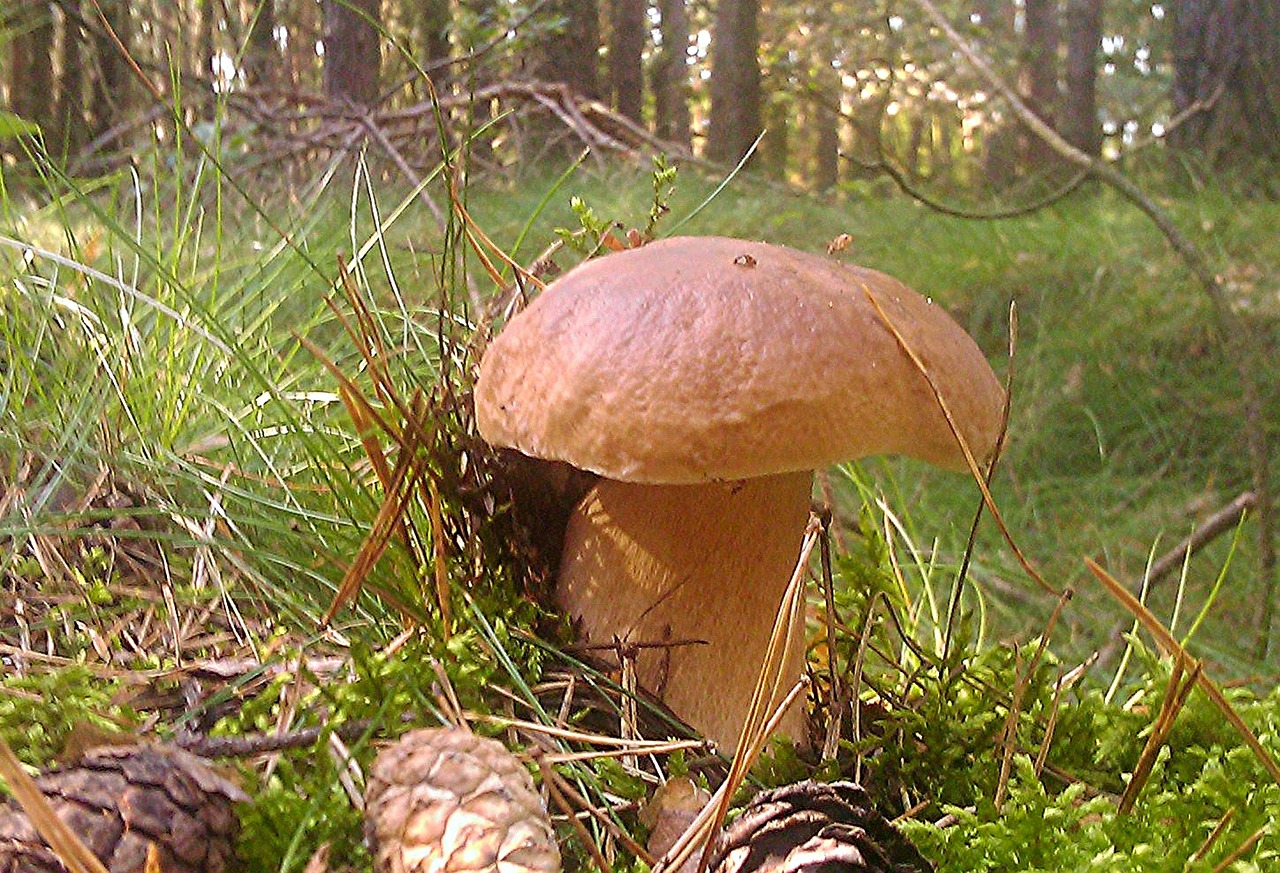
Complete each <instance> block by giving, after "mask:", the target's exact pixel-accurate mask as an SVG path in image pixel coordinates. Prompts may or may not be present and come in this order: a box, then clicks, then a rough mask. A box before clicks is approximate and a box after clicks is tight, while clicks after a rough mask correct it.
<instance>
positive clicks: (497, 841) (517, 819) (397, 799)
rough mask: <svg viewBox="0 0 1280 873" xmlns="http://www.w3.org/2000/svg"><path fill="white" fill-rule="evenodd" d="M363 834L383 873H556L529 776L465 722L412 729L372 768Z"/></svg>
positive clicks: (551, 840) (556, 856)
mask: <svg viewBox="0 0 1280 873" xmlns="http://www.w3.org/2000/svg"><path fill="white" fill-rule="evenodd" d="M365 839H366V840H367V841H368V843H369V846H370V849H371V851H372V852H373V857H374V870H376V871H378V873H481V871H494V873H558V871H559V870H560V851H559V849H558V848H557V847H556V841H555V835H554V834H553V832H552V830H551V820H550V819H549V818H548V817H547V811H546V808H545V807H544V806H543V804H542V798H540V797H539V796H538V792H537V791H536V790H535V789H534V787H533V780H532V779H531V778H530V777H529V773H528V771H527V770H525V769H524V767H523V766H522V765H521V764H520V762H519V761H518V760H517V759H516V757H515V756H514V755H512V754H511V753H510V752H508V751H507V750H506V748H505V747H504V746H503V745H502V744H501V743H499V742H498V741H496V740H490V739H485V738H484V737H478V736H476V735H475V734H473V733H471V732H470V731H469V730H467V729H466V728H447V729H438V728H430V729H424V730H416V731H411V732H410V733H408V734H405V735H404V736H403V737H401V738H400V740H399V741H398V742H396V743H395V744H393V745H391V746H389V747H387V748H386V749H384V750H383V751H382V752H381V753H380V754H379V755H378V757H377V760H375V761H374V763H373V767H372V768H371V769H370V772H369V784H368V788H367V789H366V791H365Z"/></svg>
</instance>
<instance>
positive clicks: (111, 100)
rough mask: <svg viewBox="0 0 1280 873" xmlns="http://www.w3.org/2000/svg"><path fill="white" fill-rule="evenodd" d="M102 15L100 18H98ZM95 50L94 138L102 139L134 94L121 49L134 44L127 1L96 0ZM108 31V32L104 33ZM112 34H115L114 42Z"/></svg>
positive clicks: (120, 117) (124, 113) (121, 115)
mask: <svg viewBox="0 0 1280 873" xmlns="http://www.w3.org/2000/svg"><path fill="white" fill-rule="evenodd" d="M99 14H100V15H101V19H99V18H98V15H99ZM94 19H95V25H97V26H96V27H95V28H94V32H95V33H96V34H97V37H96V39H95V51H96V53H97V57H98V76H97V78H96V79H95V80H94V83H93V84H94V95H93V121H92V130H93V135H94V137H98V136H101V135H102V134H104V133H106V132H107V131H108V130H110V129H111V128H112V127H113V126H114V125H116V124H118V123H120V121H121V120H122V119H124V118H125V117H126V116H127V114H128V112H129V107H130V103H131V99H130V98H131V96H132V92H133V72H132V70H130V68H129V61H128V59H127V58H126V57H125V55H124V53H123V52H122V51H121V50H120V46H119V45H117V44H116V40H117V39H118V40H119V41H120V43H121V45H124V46H125V47H126V48H131V47H132V44H133V17H132V15H131V14H130V12H129V0H98V2H97V10H96V11H95V15H94ZM108 29H110V32H111V33H107V30H108ZM111 34H115V38H114V39H113V38H112V36H111Z"/></svg>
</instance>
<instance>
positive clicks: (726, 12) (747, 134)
mask: <svg viewBox="0 0 1280 873" xmlns="http://www.w3.org/2000/svg"><path fill="white" fill-rule="evenodd" d="M759 12H760V3H759V0H720V2H719V3H718V4H717V7H716V17H715V25H714V27H713V29H712V35H711V64H712V66H711V87H710V91H711V116H710V123H709V131H708V134H707V143H706V157H707V158H708V159H709V160H712V161H719V162H721V163H734V162H736V161H738V160H739V159H741V158H742V156H743V155H745V154H746V153H747V150H748V149H749V148H751V144H752V143H753V142H755V139H756V137H757V136H759V135H760V127H761V125H760V61H759V57H758V55H759V45H760V34H759V26H758V23H757V18H758V17H759Z"/></svg>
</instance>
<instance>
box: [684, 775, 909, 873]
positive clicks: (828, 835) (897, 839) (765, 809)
mask: <svg viewBox="0 0 1280 873" xmlns="http://www.w3.org/2000/svg"><path fill="white" fill-rule="evenodd" d="M708 870H710V871H711V873H755V871H761V873H932V870H933V866H932V865H931V864H929V862H928V861H926V860H925V859H924V858H923V857H922V856H921V855H920V853H919V852H918V851H916V848H915V846H913V845H911V843H910V842H908V841H907V839H906V838H905V837H903V836H902V834H900V833H898V831H897V829H896V828H894V826H893V825H892V824H890V823H889V821H888V820H887V819H886V818H885V817H884V816H882V815H881V814H880V813H878V812H876V811H875V809H874V808H873V807H872V805H871V799H870V798H869V797H868V796H867V793H866V792H865V791H863V790H862V788H861V787H860V786H858V785H856V784H854V783H852V782H831V783H822V782H797V783H796V784H794V785H785V786H783V787H781V788H775V789H773V790H772V791H764V792H761V793H760V794H759V795H757V796H756V797H755V798H754V799H753V800H752V801H751V803H749V804H747V807H746V808H745V809H744V810H743V811H742V814H741V815H740V816H738V818H737V819H736V820H734V822H733V823H732V824H730V825H729V826H728V827H726V828H725V829H724V831H723V832H722V833H721V834H720V837H719V839H718V840H717V841H716V846H715V849H714V851H713V854H712V857H711V863H710V864H709V865H708Z"/></svg>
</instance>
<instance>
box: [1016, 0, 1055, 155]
mask: <svg viewBox="0 0 1280 873" xmlns="http://www.w3.org/2000/svg"><path fill="white" fill-rule="evenodd" d="M1025 14H1026V23H1027V24H1026V34H1025V48H1024V54H1023V58H1022V78H1023V93H1024V94H1025V95H1026V100H1027V105H1028V106H1029V107H1030V108H1031V110H1032V111H1033V112H1035V114H1036V115H1038V116H1039V117H1040V120H1041V121H1044V122H1045V123H1046V124H1048V125H1049V126H1050V127H1052V126H1053V125H1054V116H1055V114H1056V109H1057V106H1058V45H1059V43H1060V41H1061V35H1060V33H1059V26H1058V3H1057V0H1026V7H1025ZM1024 141H1025V146H1024V148H1023V149H1022V150H1021V151H1022V152H1023V166H1024V167H1025V169H1027V170H1030V171H1033V172H1034V171H1035V170H1040V169H1044V168H1045V167H1046V166H1047V165H1048V164H1049V163H1050V162H1051V161H1052V160H1053V158H1054V153H1053V151H1052V149H1050V148H1049V146H1048V144H1046V143H1045V142H1043V141H1042V140H1041V139H1040V138H1039V137H1037V136H1034V135H1031V134H1030V133H1025V134H1024Z"/></svg>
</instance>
